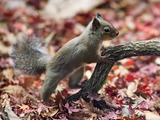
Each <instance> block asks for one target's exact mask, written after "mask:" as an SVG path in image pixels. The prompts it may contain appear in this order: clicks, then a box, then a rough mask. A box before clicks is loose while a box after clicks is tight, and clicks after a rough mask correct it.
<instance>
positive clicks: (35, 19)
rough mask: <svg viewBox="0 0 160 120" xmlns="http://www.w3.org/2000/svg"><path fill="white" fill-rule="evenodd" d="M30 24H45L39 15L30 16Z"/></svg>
mask: <svg viewBox="0 0 160 120" xmlns="http://www.w3.org/2000/svg"><path fill="white" fill-rule="evenodd" d="M27 20H28V24H30V25H32V24H33V25H34V24H37V23H40V22H43V20H42V18H41V17H40V16H39V15H30V16H28V19H27Z"/></svg>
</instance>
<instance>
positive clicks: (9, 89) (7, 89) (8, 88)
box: [3, 85, 27, 95]
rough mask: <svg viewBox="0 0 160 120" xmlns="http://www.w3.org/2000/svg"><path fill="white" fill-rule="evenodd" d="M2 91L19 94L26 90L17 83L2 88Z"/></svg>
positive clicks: (23, 93)
mask: <svg viewBox="0 0 160 120" xmlns="http://www.w3.org/2000/svg"><path fill="white" fill-rule="evenodd" d="M3 90H4V92H6V93H9V94H12V95H17V94H21V95H26V93H27V92H26V90H25V89H24V88H23V87H21V86H18V85H9V86H6V87H4V88H3Z"/></svg>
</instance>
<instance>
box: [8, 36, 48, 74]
mask: <svg viewBox="0 0 160 120" xmlns="http://www.w3.org/2000/svg"><path fill="white" fill-rule="evenodd" d="M10 57H11V58H12V59H13V62H14V68H15V69H18V70H20V71H22V72H23V73H26V74H30V75H35V74H39V73H41V72H43V71H44V70H45V69H46V64H47V63H48V61H49V60H50V59H51V56H50V55H48V54H47V53H45V52H44V49H43V43H42V41H41V40H40V38H38V37H35V36H34V37H33V36H32V37H28V36H23V38H22V40H18V42H17V43H16V44H15V45H13V48H12V51H11V54H10Z"/></svg>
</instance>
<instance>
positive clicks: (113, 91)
mask: <svg viewBox="0 0 160 120" xmlns="http://www.w3.org/2000/svg"><path fill="white" fill-rule="evenodd" d="M105 91H106V94H108V95H109V96H110V97H115V96H117V94H118V89H117V88H116V87H113V86H108V87H106V88H105Z"/></svg>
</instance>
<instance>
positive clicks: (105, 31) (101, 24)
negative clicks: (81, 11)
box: [92, 13, 119, 40]
mask: <svg viewBox="0 0 160 120" xmlns="http://www.w3.org/2000/svg"><path fill="white" fill-rule="evenodd" d="M92 31H93V32H94V33H95V35H99V36H100V39H102V40H110V39H112V38H114V37H116V36H117V35H118V34H119V32H118V30H117V29H115V27H114V26H113V25H112V24H111V23H109V22H107V21H106V20H104V19H103V18H102V16H101V15H100V14H99V13H97V15H96V17H95V18H94V19H93V22H92Z"/></svg>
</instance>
